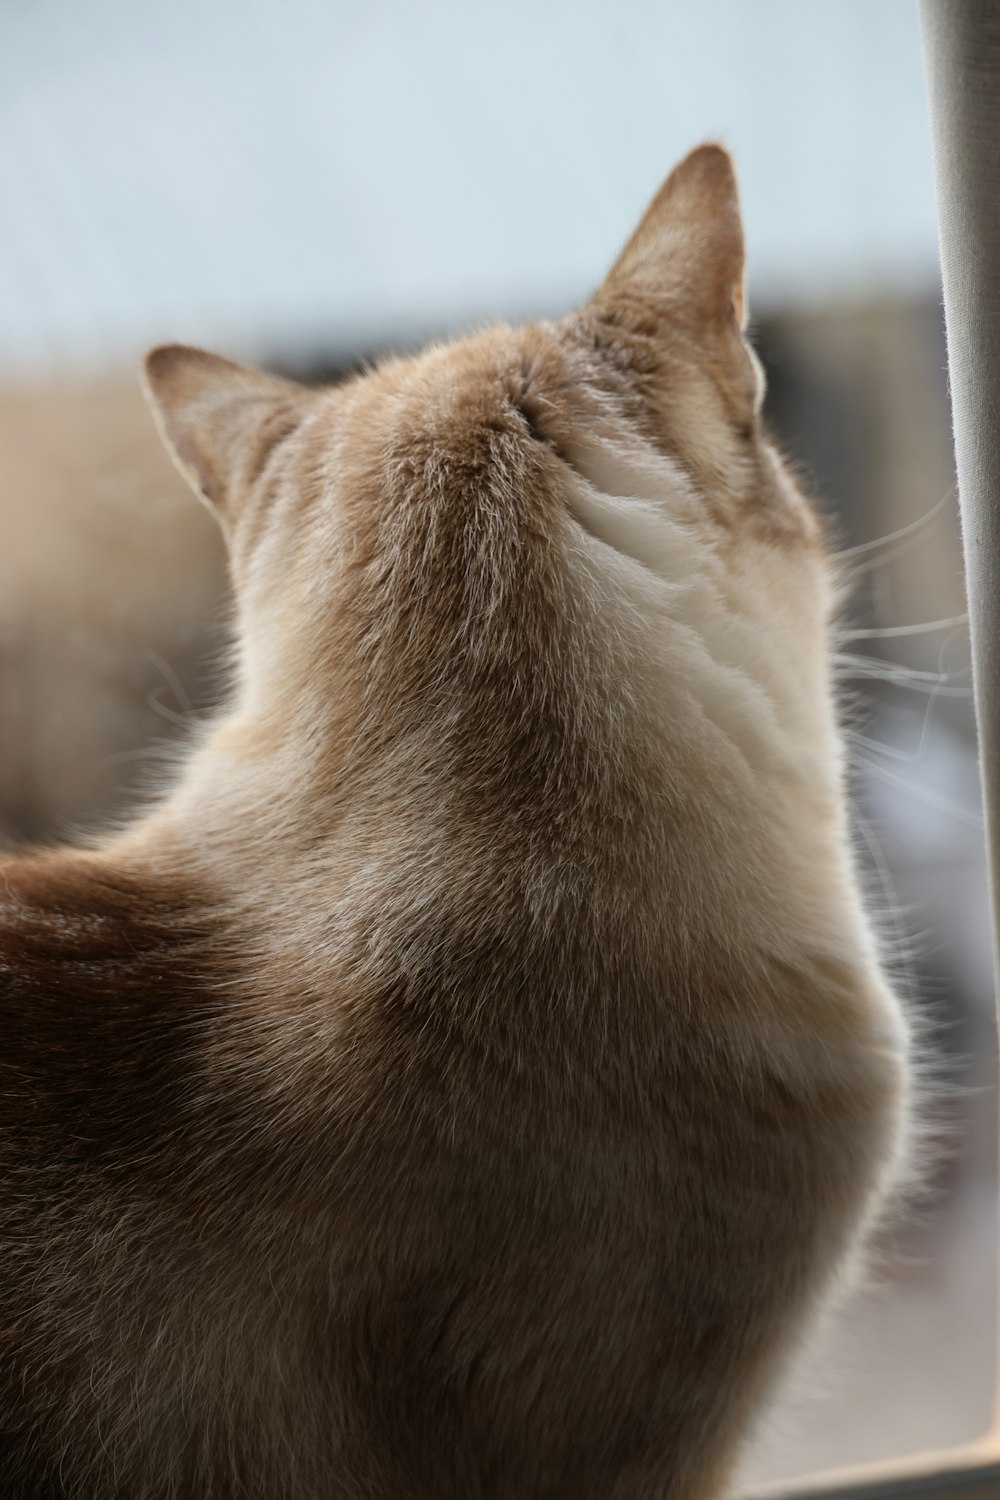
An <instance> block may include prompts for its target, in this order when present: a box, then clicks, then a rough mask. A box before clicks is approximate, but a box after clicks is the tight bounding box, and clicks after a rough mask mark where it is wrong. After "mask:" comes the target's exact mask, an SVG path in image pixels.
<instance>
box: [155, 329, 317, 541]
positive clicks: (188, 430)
mask: <svg viewBox="0 0 1000 1500" xmlns="http://www.w3.org/2000/svg"><path fill="white" fill-rule="evenodd" d="M143 377H144V379H143V385H144V389H145V392H146V397H147V399H148V401H149V404H150V406H151V407H152V409H153V416H154V418H155V420H156V425H157V427H158V429H159V432H160V436H161V437H162V438H163V441H164V444H165V445H166V448H167V451H168V453H169V454H170V456H171V457H172V458H173V460H174V463H175V464H176V465H177V467H178V469H179V470H180V472H181V473H182V474H183V476H184V478H185V479H186V480H187V482H188V483H189V484H190V486H191V488H192V489H193V490H194V491H195V493H196V494H197V495H199V496H200V497H201V499H203V500H204V501H205V502H206V503H207V504H208V505H209V507H210V508H211V509H212V510H213V511H215V512H216V514H217V515H218V516H219V517H220V519H221V520H222V521H223V522H224V523H226V524H232V523H233V522H234V521H235V519H236V516H237V514H238V512H239V507H240V502H241V500H242V498H243V496H244V495H245V494H246V493H247V491H248V490H249V489H250V487H251V486H252V484H253V482H254V480H255V479H256V478H257V477H258V476H259V475H260V473H261V471H262V470H263V468H264V465H265V464H266V463H267V460H268V457H269V455H270V454H271V452H272V450H273V448H274V446H275V444H277V443H279V442H281V441H282V439H283V438H285V437H287V436H288V435H289V434H290V433H291V432H293V431H294V429H295V428H296V427H297V426H298V425H299V423H300V422H301V421H302V418H303V417H304V416H305V414H306V412H307V411H308V410H309V408H310V407H311V405H312V403H313V401H314V400H315V393H314V392H312V391H309V390H307V389H306V388H305V387H304V386H300V385H296V384H295V383H294V382H293V381H290V380H282V379H279V377H278V376H276V375H267V374H265V373H264V372H263V371H262V370H254V369H251V368H249V366H247V365H240V364H236V363H235V362H234V361H233V360H230V359H223V358H222V356H221V355H218V354H209V353H207V352H206V351H205V350H204V349H193V348H189V347H188V346H187V345H185V344H163V345H161V346H160V347H159V348H156V349H152V350H151V351H150V352H149V354H147V356H146V360H145V365H144V368H143Z"/></svg>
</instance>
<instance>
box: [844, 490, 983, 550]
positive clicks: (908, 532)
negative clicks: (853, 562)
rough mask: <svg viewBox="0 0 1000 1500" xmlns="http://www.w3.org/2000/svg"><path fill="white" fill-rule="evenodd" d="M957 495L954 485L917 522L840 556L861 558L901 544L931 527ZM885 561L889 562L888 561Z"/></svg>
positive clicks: (860, 545)
mask: <svg viewBox="0 0 1000 1500" xmlns="http://www.w3.org/2000/svg"><path fill="white" fill-rule="evenodd" d="M955 493H956V491H955V487H954V485H952V487H951V489H950V490H948V491H947V492H946V493H945V494H944V495H942V496H941V499H940V500H938V501H937V502H936V504H934V505H932V506H931V508H930V510H927V511H925V512H924V514H923V515H922V516H918V517H917V519H916V520H915V521H910V522H909V523H908V525H906V526H900V528H899V529H898V531H890V532H888V534H887V535H886V536H880V537H876V538H875V540H874V541H871V542H861V543H860V544H859V545H858V546H857V547H847V548H845V550H844V551H843V552H841V554H840V556H841V557H845V558H853V557H861V556H862V555H864V554H865V553H868V552H874V551H876V550H877V549H878V548H880V547H888V546H890V545H891V543H893V542H899V541H902V540H904V538H906V537H910V536H913V535H914V534H915V533H916V532H918V531H921V530H922V529H923V528H924V527H925V526H929V525H930V524H931V522H932V521H935V520H936V519H937V517H938V516H939V515H940V514H941V512H942V511H943V510H944V508H945V506H946V505H949V504H950V503H951V502H952V501H953V500H954V499H955ZM885 560H886V561H887V560H888V559H885Z"/></svg>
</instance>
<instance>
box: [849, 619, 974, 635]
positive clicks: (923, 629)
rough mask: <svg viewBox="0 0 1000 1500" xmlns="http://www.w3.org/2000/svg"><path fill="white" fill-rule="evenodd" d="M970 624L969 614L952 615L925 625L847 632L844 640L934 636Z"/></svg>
mask: <svg viewBox="0 0 1000 1500" xmlns="http://www.w3.org/2000/svg"><path fill="white" fill-rule="evenodd" d="M968 623H969V616H968V615H967V614H965V615H950V616H949V617H948V618H947V619H944V620H927V621H926V622H925V623H924V624H923V625H886V626H881V627H879V628H878V629H877V630H845V631H844V632H843V638H844V640H847V641H878V640H886V639H888V638H889V637H890V636H894V637H899V636H905V635H933V634H934V632H935V631H937V630H950V629H952V628H953V627H957V626H961V625H968Z"/></svg>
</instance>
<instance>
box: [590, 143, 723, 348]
mask: <svg viewBox="0 0 1000 1500" xmlns="http://www.w3.org/2000/svg"><path fill="white" fill-rule="evenodd" d="M743 278H744V246H743V224H742V220H741V218H740V205H739V192H738V189H737V183H736V173H735V172H734V170H733V163H732V160H731V158H730V156H729V153H728V152H727V151H725V150H724V149H723V148H722V147H721V146H716V145H705V146H699V147H698V148H697V149H696V150H694V151H692V152H691V153H690V155H688V156H686V157H685V158H684V160H683V161H682V162H680V163H679V164H678V165H677V166H676V167H675V168H674V170H673V171H672V172H671V174H670V176H669V177H668V178H667V180H666V182H665V183H664V184H663V186H662V187H661V188H660V190H659V192H658V193H657V194H656V196H655V197H654V199H653V201H652V202H651V203H650V205H649V207H648V208H647V209H646V212H645V213H644V214H643V216H642V219H641V220H640V221H639V226H638V228H637V229H636V231H635V233H634V234H633V235H632V238H631V239H630V240H629V242H628V244H627V245H626V246H625V248H624V250H623V251H622V252H621V254H620V255H619V257H618V259H617V260H616V261H615V263H614V266H613V267H612V269H611V271H610V272H609V274H608V276H607V277H606V279H605V281H604V283H603V285H602V286H601V287H600V289H599V290H598V291H597V292H596V294H595V295H594V298H593V300H592V303H591V306H592V307H593V308H594V309H595V310H596V311H597V312H598V314H599V315H601V316H604V317H606V318H609V319H611V320H612V321H614V322H616V323H618V324H620V325H623V326H628V325H629V323H633V324H635V325H636V326H637V328H638V327H640V326H641V329H642V332H643V333H644V334H646V335H647V336H652V337H654V338H655V337H656V335H657V332H658V331H662V333H663V335H664V337H668V336H669V334H670V332H671V329H677V330H678V332H680V333H681V334H682V335H684V336H685V337H688V338H692V339H694V340H696V341H700V342H703V343H707V344H712V343H720V342H721V343H722V344H724V345H729V344H732V343H733V339H734V335H735V336H736V337H737V338H738V339H740V342H741V341H742V340H741V336H742V332H743V329H744V328H745V326H746V301H745V296H744V281H743ZM658 320H661V327H660V330H658V326H657V324H658Z"/></svg>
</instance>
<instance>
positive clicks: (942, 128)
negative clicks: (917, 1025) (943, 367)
mask: <svg viewBox="0 0 1000 1500" xmlns="http://www.w3.org/2000/svg"><path fill="white" fill-rule="evenodd" d="M920 9H921V22H922V28H923V42H924V63H925V68H926V73H927V87H928V94H929V99H930V115H931V128H932V134H933V143H934V178H935V186H936V191H937V205H938V229H939V236H940V244H941V270H942V275H943V279H944V306H945V322H946V326H947V332H948V370H949V375H950V378H951V404H952V416H953V421H954V431H955V457H956V461H957V466H958V489H959V499H960V502H961V510H962V533H963V539H964V545H965V562H966V577H967V582H968V592H969V613H970V625H971V632H972V662H973V680H974V685H975V693H976V715H977V719H978V723H979V753H980V761H981V765H982V776H983V790H984V795H985V799H986V827H987V835H988V838H989V843H990V860H991V871H992V891H993V912H994V934H995V935H996V934H997V933H1000V0H921V7H920ZM876 145H877V143H876Z"/></svg>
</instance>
